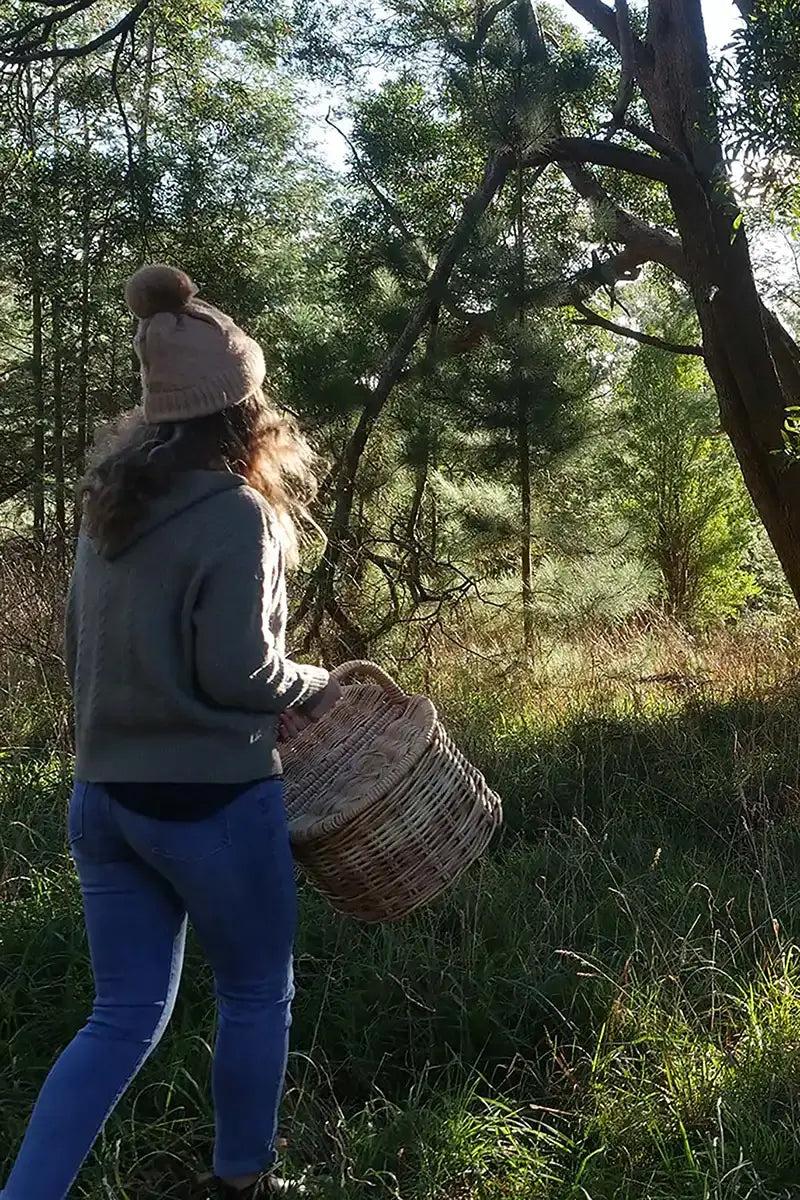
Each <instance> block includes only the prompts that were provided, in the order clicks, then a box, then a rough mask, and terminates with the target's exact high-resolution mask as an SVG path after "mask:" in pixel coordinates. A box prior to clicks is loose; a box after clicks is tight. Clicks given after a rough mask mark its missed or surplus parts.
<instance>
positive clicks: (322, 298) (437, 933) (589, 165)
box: [0, 0, 800, 1200]
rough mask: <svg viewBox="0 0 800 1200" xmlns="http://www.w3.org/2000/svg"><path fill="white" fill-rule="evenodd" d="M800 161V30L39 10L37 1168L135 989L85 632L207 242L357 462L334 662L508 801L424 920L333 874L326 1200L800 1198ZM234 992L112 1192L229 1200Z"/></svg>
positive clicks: (14, 1126) (153, 1111) (318, 1121)
mask: <svg viewBox="0 0 800 1200" xmlns="http://www.w3.org/2000/svg"><path fill="white" fill-rule="evenodd" d="M723 10H724V11H723ZM798 164H800V7H798V4H797V2H796V0H735V3H731V4H728V3H727V0H705V3H703V4H701V0H549V2H544V0H380V2H378V0H358V2H357V3H351V4H343V3H339V2H338V0H329V2H326V0H279V2H277V3H275V4H266V3H264V0H182V2H181V3H175V2H174V0H137V2H136V3H130V0H128V2H127V3H117V2H116V0H0V431H2V439H1V440H0V1177H2V1173H3V1171H4V1167H5V1166H6V1163H7V1161H10V1157H11V1154H12V1150H13V1147H14V1146H15V1145H16V1142H17V1141H18V1138H19V1136H20V1135H21V1132H22V1130H23V1129H24V1126H25V1122H26V1120H27V1114H28V1111H29V1107H30V1104H31V1102H32V1100H33V1098H34V1097H35V1095H36V1093H37V1090H38V1087H39V1085H40V1083H41V1081H42V1078H43V1076H44V1073H45V1072H46V1070H47V1068H48V1066H49V1062H50V1058H51V1056H52V1053H53V1050H54V1048H56V1047H59V1046H61V1045H63V1044H64V1043H65V1042H66V1041H67V1040H68V1039H69V1037H70V1036H71V1034H72V1032H74V1029H75V1028H76V1027H77V1025H78V1024H79V1023H80V1022H81V1020H82V1019H83V1014H84V1010H85V1009H86V1006H87V1004H89V1003H90V1000H91V984H90V978H89V970H88V963H87V962H86V961H85V954H84V949H83V938H84V934H83V931H82V926H81V921H80V900H79V894H78V890H77V885H76V883H75V881H74V879H73V877H72V873H71V870H70V867H69V861H68V854H67V849H66V845H65V842H64V833H63V828H62V826H63V814H64V805H65V802H66V797H67V795H68V791H69V781H70V779H71V770H72V761H71V753H72V742H71V714H70V702H69V696H68V689H67V683H66V678H65V670H64V654H63V646H62V627H63V617H64V604H65V596H66V588H67V584H68V580H69V574H70V570H71V564H72V555H73V549H74V545H75V540H76V535H77V531H78V528H79V525H80V520H81V506H80V502H79V499H78V494H79V493H78V486H79V483H80V481H81V479H82V477H83V476H84V473H85V471H86V469H87V465H88V464H89V463H90V461H91V455H92V447H93V444H94V442H95V438H96V437H97V436H98V434H100V433H101V432H102V430H103V428H104V426H105V425H107V424H108V422H109V421H111V420H112V419H113V418H115V417H116V416H117V415H118V414H120V413H121V412H123V411H124V410H126V409H128V408H131V407H133V406H135V405H137V404H138V402H139V399H140V392H139V386H140V385H139V374H138V365H137V363H136V359H135V356H134V355H133V353H132V336H133V332H134V321H133V319H132V318H131V316H130V314H129V313H128V311H127V310H126V308H125V304H124V301H123V284H124V281H125V279H126V278H127V277H128V276H129V275H130V274H131V273H132V272H133V271H134V270H136V268H137V267H139V266H140V265H141V264H142V263H145V262H169V263H175V264H176V265H178V266H180V267H181V268H182V269H184V270H185V271H187V272H188V273H189V274H190V275H191V276H192V278H193V279H195V280H196V281H197V282H198V284H199V285H200V286H201V289H202V294H203V295H204V296H205V297H207V298H208V300H210V301H211V302H212V303H214V304H215V305H218V306H219V307H220V308H222V309H223V310H224V311H225V312H228V313H231V314H232V315H233V316H234V318H235V319H236V320H237V322H238V323H239V324H240V325H241V326H242V327H243V328H245V329H247V330H248V331H249V332H250V333H251V334H252V335H253V336H254V337H255V338H257V339H258V341H259V342H260V344H261V345H262V346H263V348H264V353H265V356H266V359H267V365H268V380H269V389H270V395H271V397H272V399H273V400H274V402H275V404H276V405H278V406H279V407H280V408H281V409H283V410H285V411H287V412H288V413H290V414H292V415H293V416H294V417H295V419H296V420H297V422H298V424H299V426H300V427H301V428H302V429H303V430H304V431H305V433H306V434H307V436H308V437H309V438H310V440H311V442H312V444H313V446H314V448H315V450H316V452H317V453H318V455H319V456H320V463H321V472H322V485H321V488H320V493H319V497H318V499H317V501H316V505H315V508H314V513H313V516H314V522H313V527H312V528H309V530H308V537H307V539H306V542H305V544H304V547H303V554H302V561H301V565H300V567H299V569H298V570H297V571H296V572H295V573H294V574H293V575H292V577H291V579H290V601H291V615H290V641H291V643H292V648H293V651H294V652H295V653H297V654H298V655H302V656H304V657H305V658H307V659H309V660H313V661H315V662H321V663H325V664H328V665H333V664H335V663H340V662H343V661H346V660H350V659H372V660H375V661H376V662H379V663H381V664H382V665H384V666H385V667H386V668H387V669H388V670H390V671H391V672H392V674H393V675H395V676H396V677H397V678H398V679H400V680H402V682H403V683H404V685H405V686H406V687H408V688H409V690H416V691H421V692H424V693H426V694H429V695H431V696H432V697H433V698H434V700H435V701H436V703H437V705H438V706H439V708H440V710H441V712H442V713H443V714H444V715H445V717H446V719H447V721H448V724H449V726H450V727H451V728H452V730H453V732H454V734H455V735H456V736H457V737H458V740H459V741H460V743H461V744H462V745H463V746H464V747H465V748H466V750H467V751H468V753H469V754H470V755H471V757H472V758H473V759H474V760H475V762H477V763H478V764H479V765H480V767H481V769H482V770H484V771H485V772H486V775H487V778H488V779H489V780H490V782H491V784H492V786H493V787H496V788H497V791H498V792H499V793H500V794H501V795H502V797H503V800H504V804H505V810H506V824H505V827H504V830H503V832H502V835H501V836H500V837H499V838H498V839H497V840H496V841H495V843H494V844H493V846H492V849H491V852H490V853H489V854H488V855H487V856H486V857H485V858H484V859H483V860H482V861H481V863H480V864H479V866H478V867H477V868H475V869H473V870H472V871H471V872H470V873H468V874H467V875H466V876H465V877H464V879H463V880H461V881H460V882H459V884H458V886H457V887H456V888H455V889H454V890H453V891H452V892H451V893H449V894H448V895H447V896H446V897H444V898H443V899H442V900H441V901H439V902H437V903H436V904H434V905H433V906H431V908H430V909H426V910H424V911H423V912H421V913H419V914H418V915H416V916H414V917H412V918H410V919H409V920H408V921H407V922H404V923H403V924H401V925H398V926H387V927H382V928H372V927H366V926H364V927H362V926H360V925H358V924H356V923H354V922H351V921H348V920H346V919H344V918H341V917H339V916H337V915H336V914H335V913H334V912H333V911H332V910H330V909H329V908H328V907H327V906H326V905H325V904H324V902H323V901H322V900H321V899H320V898H319V897H318V896H317V895H315V894H314V893H313V892H312V891H311V890H309V889H304V890H303V891H302V894H301V932H300V941H299V945H298V955H297V985H298V999H297V1008H296V1016H295V1024H294V1033H293V1049H292V1056H291V1060H290V1068H289V1080H288V1086H287V1095H286V1103H285V1106H284V1124H285V1134H286V1139H287V1148H286V1156H287V1158H288V1160H289V1161H290V1162H291V1163H292V1164H293V1165H294V1167H295V1168H296V1169H297V1170H298V1171H302V1172H304V1173H305V1175H304V1178H305V1179H306V1186H307V1189H308V1194H309V1195H311V1196H315V1195H319V1196H320V1197H330V1198H331V1200H344V1197H347V1198H348V1200H360V1198H361V1197H364V1198H366V1197H374V1198H375V1200H484V1198H485V1200H568V1198H569V1200H638V1198H646V1200H678V1198H681V1200H683V1198H688V1200H746V1198H752V1200H792V1198H795V1197H797V1198H800V1182H798V1181H800V1106H799V1105H798V1098H797V1097H798V1085H799V1084H800V962H799V961H798V952H797V944H798V938H800V906H799V905H800V874H798V870H797V858H796V855H795V851H796V850H800V807H799V805H800V738H798V733H797V730H798V719H799V718H800V689H799V688H798V675H797V667H796V660H797V654H798V650H800V618H798V613H797V604H798V601H800V176H799V175H798ZM192 953H195V954H196V951H194V950H193V951H192ZM202 972H203V968H201V967H198V970H197V971H196V972H195V973H194V976H193V978H192V980H190V981H187V984H186V986H185V988H184V991H183V993H182V996H181V999H180V1002H179V1007H178V1010H177V1012H176V1016H175V1018H174V1023H173V1028H172V1031H171V1033H170V1034H169V1037H168V1039H167V1040H166V1042H165V1044H164V1047H163V1049H162V1051H161V1053H160V1055H159V1057H158V1058H157V1059H154V1060H153V1061H152V1062H151V1063H148V1065H147V1066H146V1068H145V1070H144V1072H143V1073H142V1075H141V1077H140V1079H139V1080H138V1081H137V1082H136V1084H135V1085H134V1087H133V1090H132V1093H131V1096H130V1098H129V1099H128V1100H126V1101H125V1102H124V1103H123V1105H122V1106H121V1107H120V1109H119V1111H118V1112H117V1113H116V1114H115V1115H114V1116H113V1118H112V1119H111V1121H110V1122H109V1124H108V1126H107V1127H106V1130H105V1133H104V1134H103V1137H102V1139H101V1143H100V1144H99V1145H98V1147H97V1148H96V1150H95V1152H94V1154H93V1157H92V1159H91V1163H90V1165H89V1167H88V1168H87V1171H86V1172H85V1175H84V1176H81V1181H80V1182H79V1184H77V1185H76V1188H75V1193H74V1194H75V1195H76V1196H80V1197H83V1200H106V1198H108V1200H149V1198H151V1197H152V1198H153V1200H155V1198H156V1197H176V1198H177V1197H184V1196H186V1197H188V1196H189V1195H190V1194H191V1193H189V1192H187V1191H186V1190H185V1189H186V1186H187V1184H186V1179H187V1178H188V1177H189V1175H190V1173H191V1170H192V1168H193V1167H195V1166H196V1164H197V1163H198V1162H200V1160H201V1159H202V1158H203V1156H204V1155H205V1154H206V1151H207V1146H208V1143H209V1141H210V1138H211V1132H210V1131H211V1114H210V1109H209V1104H208V1101H207V1100H206V1098H205V1094H206V1090H207V1088H206V1084H207V1080H208V1075H209V1070H210V1038H211V1001H210V998H208V997H207V995H206V990H204V984H203V974H202ZM198 1113H200V1115H199V1116H198Z"/></svg>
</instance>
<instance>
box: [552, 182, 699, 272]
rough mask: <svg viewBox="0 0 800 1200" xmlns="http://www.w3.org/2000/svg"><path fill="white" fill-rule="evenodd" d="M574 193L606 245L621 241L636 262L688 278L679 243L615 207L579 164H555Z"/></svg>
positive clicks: (619, 206)
mask: <svg viewBox="0 0 800 1200" xmlns="http://www.w3.org/2000/svg"><path fill="white" fill-rule="evenodd" d="M558 165H559V166H560V167H561V170H562V171H563V172H564V174H565V175H566V177H567V179H568V180H569V181H570V183H571V184H572V186H573V188H574V189H575V191H576V192H577V193H578V195H579V196H582V197H583V199H584V200H586V201H588V203H589V205H590V206H591V208H592V211H593V213H594V215H595V219H596V221H597V223H598V225H599V227H600V229H601V231H602V233H603V236H604V237H605V238H606V239H607V240H608V241H609V242H621V243H622V245H624V246H626V247H627V248H628V249H629V250H630V251H631V252H632V253H633V254H634V256H636V259H637V261H638V263H643V262H648V261H652V262H657V263H660V264H661V265H662V266H664V267H666V268H667V270H669V271H671V272H672V273H673V275H677V276H678V278H679V279H683V280H686V279H687V278H688V266H687V263H686V259H685V257H684V253H683V247H682V246H681V243H680V240H679V239H678V238H677V237H675V235H674V234H672V233H670V232H669V231H668V230H667V229H663V228H662V227H661V226H660V225H648V224H646V223H645V222H644V221H642V220H640V219H639V217H635V216H634V215H633V214H632V213H629V212H628V211H627V209H624V208H623V207H622V205H620V204H618V203H617V202H616V200H614V199H613V198H612V197H611V196H609V194H608V192H607V191H606V190H605V188H604V187H603V185H602V184H601V183H600V181H599V180H598V179H597V177H596V176H595V175H593V174H592V172H591V171H589V170H587V169H586V167H584V166H582V165H581V164H580V163H576V162H568V161H562V162H559V164H558Z"/></svg>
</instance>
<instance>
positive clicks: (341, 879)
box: [281, 662, 502, 921]
mask: <svg viewBox="0 0 800 1200" xmlns="http://www.w3.org/2000/svg"><path fill="white" fill-rule="evenodd" d="M334 674H335V676H336V677H337V678H338V680H339V681H340V683H341V684H342V685H343V686H344V697H343V699H342V700H341V701H340V703H339V704H338V705H337V706H336V708H335V709H333V710H332V711H331V713H330V714H329V715H328V716H326V717H324V718H323V719H322V720H321V721H318V722H317V723H316V724H314V725H310V726H309V727H308V728H307V729H304V730H303V732H302V733H301V734H300V735H299V736H298V737H297V738H295V739H294V740H293V741H292V742H290V743H289V744H288V745H287V746H285V747H282V748H281V749H282V757H283V766H284V774H285V778H286V793H287V804H288V812H289V827H290V831H291V837H292V846H293V849H294V853H295V858H296V859H297V861H298V862H299V863H300V864H301V866H302V867H303V868H304V870H305V871H306V873H307V874H308V876H309V878H310V879H311V882H312V883H313V884H314V885H315V886H316V887H317V888H318V889H319V890H320V891H321V892H322V893H323V895H324V896H326V897H327V899H328V900H329V901H330V902H331V904H332V905H333V906H334V907H335V908H337V909H339V910H340V911H341V912H344V913H347V914H348V915H350V916H352V917H358V918H359V919H360V920H362V921H394V920H397V919H398V918H399V917H403V916H406V915H407V914H408V913H410V912H412V911H413V910H414V909H416V908H419V907H420V906H421V905H423V904H427V902H428V901H429V900H432V899H433V897H434V896H437V895H438V894H439V893H440V892H442V891H444V889H445V888H447V887H449V886H450V884H451V883H453V882H454V880H455V879H456V878H457V877H458V876H459V875H460V874H461V872H462V871H464V870H465V869H466V868H467V867H468V866H469V865H470V864H471V863H473V862H474V861H475V859H476V858H477V857H478V855H479V854H480V853H481V851H482V850H483V849H484V848H485V847H486V845H487V843H488V842H489V839H490V838H491V836H492V834H493V833H494V831H495V830H496V829H497V827H498V826H499V824H500V822H501V820H502V808H501V804H500V799H499V797H498V796H496V795H495V794H494V792H492V791H491V790H490V789H489V787H488V785H487V783H486V781H485V779H484V778H483V776H482V775H481V774H480V772H479V771H477V770H476V769H475V768H474V767H473V766H471V765H470V764H469V763H468V762H467V760H466V759H465V758H464V756H463V755H462V754H461V753H460V752H459V751H458V750H457V749H456V747H455V746H454V745H453V743H452V742H451V741H450V738H449V737H448V736H447V734H446V732H445V730H444V729H443V728H442V725H441V724H440V722H439V719H438V717H437V715H436V709H435V708H434V706H433V704H432V703H431V701H430V700H428V699H426V698H425V697H424V696H407V695H406V694H405V692H403V691H401V689H400V688H399V687H398V686H397V684H396V683H395V682H394V681H393V680H392V679H391V678H390V677H389V676H388V675H387V674H386V673H385V672H384V671H382V670H381V669H380V668H379V667H376V666H374V665H373V664H372V663H364V662H356V663H348V664H347V665H346V666H343V667H339V668H338V670H336V671H335V672H334Z"/></svg>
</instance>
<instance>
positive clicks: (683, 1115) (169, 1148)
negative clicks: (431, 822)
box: [0, 662, 800, 1200]
mask: <svg viewBox="0 0 800 1200" xmlns="http://www.w3.org/2000/svg"><path fill="white" fill-rule="evenodd" d="M719 672H720V675H721V676H722V678H717V680H716V681H715V682H714V681H712V682H709V683H704V684H703V685H702V686H700V685H698V686H695V687H689V686H683V687H678V686H677V685H676V684H675V683H674V680H673V682H670V681H669V680H665V679H663V678H660V679H655V680H653V679H651V680H649V681H644V682H643V681H641V680H639V681H634V682H631V681H630V680H628V681H622V682H621V681H620V680H619V679H611V680H609V681H608V682H607V683H606V684H605V685H603V683H602V680H601V679H600V677H599V676H595V677H594V680H593V683H592V686H585V687H583V688H575V689H572V690H570V691H565V690H564V689H562V690H560V691H557V692H554V691H551V692H545V691H544V690H540V691H537V687H539V685H540V681H539V682H538V683H537V682H536V681H535V680H529V681H528V683H527V685H526V684H525V681H524V680H523V679H521V680H520V681H519V683H518V684H516V683H515V685H514V690H513V695H510V694H509V687H508V686H504V687H502V688H500V687H496V688H494V689H493V690H492V689H488V690H487V688H486V685H485V681H483V682H482V684H481V686H480V688H479V687H478V686H477V685H476V684H475V681H474V678H473V679H472V680H466V679H464V680H463V681H462V682H461V683H460V684H459V683H458V682H457V681H454V683H453V685H452V686H451V687H450V689H449V691H448V695H447V697H445V699H444V701H443V708H444V710H445V711H446V713H447V717H448V721H449V723H450V725H451V726H452V729H453V731H454V732H456V733H457V735H458V736H459V738H460V740H461V741H462V742H463V743H464V744H465V746H466V748H467V750H468V751H469V753H470V754H471V755H472V756H473V757H474V758H475V759H476V760H477V761H478V762H479V763H480V764H481V765H482V766H483V767H484V768H485V769H486V771H487V773H488V774H489V776H490V778H491V779H492V781H493V783H494V784H495V785H496V786H497V788H498V790H499V791H500V792H501V793H502V795H503V798H504V801H505V807H506V815H507V820H506V826H505V829H504V831H503V833H502V835H501V836H500V837H499V838H498V840H497V842H496V844H495V845H494V847H493V849H492V851H491V853H490V854H489V855H488V856H487V857H486V858H485V860H484V861H483V862H482V863H481V864H480V865H479V866H478V867H477V868H475V869H474V870H473V871H471V872H470V873H469V874H468V875H467V876H466V877H465V878H464V879H462V880H461V882H460V883H459V884H458V885H457V886H456V887H455V888H454V889H453V890H452V891H451V892H450V893H449V894H448V895H447V896H446V897H444V898H443V899H442V900H440V901H439V902H437V903H436V904H434V905H432V906H431V907H430V908H429V909H427V910H425V911H423V912H422V913H420V914H418V915H417V916H415V917H413V918H411V919H410V920H408V921H406V922H403V923H401V924H399V925H397V926H386V927H363V926H359V925H357V924H355V923H353V922H351V921H348V920H345V919H341V918H339V917H338V916H337V915H336V914H335V913H334V912H333V911H332V910H331V909H330V908H328V907H327V906H326V905H325V903H324V902H323V901H321V900H320V899H319V898H318V897H317V896H316V895H315V894H313V893H312V892H310V891H309V890H308V889H304V890H303V895H302V917H301V936H300V941H299V945H298V956H297V983H298V999H297V1005H296V1014H295V1026H294V1033H293V1052H292V1059H291V1064H290V1078H289V1086H288V1091H287V1097H286V1104H285V1107H284V1127H285V1135H286V1137H287V1139H288V1148H287V1150H286V1157H287V1159H288V1161H289V1164H290V1165H291V1167H292V1168H293V1169H295V1168H296V1169H297V1170H300V1171H305V1172H307V1175H308V1183H309V1192H310V1194H311V1195H312V1196H320V1197H329V1198H330V1200H344V1198H345V1197H346V1198H347V1200H362V1198H363V1200H367V1198H369V1200H373V1198H374V1200H390V1198H394V1200H484V1198H485V1200H567V1198H574V1200H579V1198H580V1200H628V1198H630V1200H634V1198H640V1197H641V1198H645V1197H646V1198H647V1200H668V1198H669V1200H678V1198H682V1200H683V1198H686V1200H712V1198H713V1200H734V1198H736V1200H745V1198H753V1200H779V1198H781V1200H788V1198H793V1197H797V1198H800V1138H798V1128H800V954H799V953H798V950H797V949H796V944H797V943H798V941H800V905H799V904H798V902H799V901H800V870H798V865H797V864H798V862H800V741H799V740H798V735H797V730H798V723H799V722H800V693H798V692H797V691H796V690H795V689H794V685H793V684H792V682H791V681H789V682H788V683H784V685H783V686H779V687H776V686H770V688H769V689H762V690H761V691H758V690H757V689H756V688H755V687H754V686H753V684H752V681H751V680H749V679H748V680H746V681H743V680H742V678H741V676H740V677H739V678H738V679H737V678H734V677H733V675H732V674H731V668H730V662H728V663H727V664H726V663H725V662H721V663H720V664H719ZM650 674H651V675H658V674H660V675H662V676H663V675H665V674H669V673H667V672H660V673H659V672H656V671H651V672H650ZM671 674H672V675H673V676H678V675H679V674H680V672H672V673H671ZM785 674H786V672H784V675H785ZM776 675H777V672H776ZM584 682H586V681H584ZM745 683H746V686H745ZM769 683H770V684H771V685H774V683H775V679H774V678H772V676H770V679H769ZM68 786H69V761H68V759H67V758H66V757H63V756H62V757H59V756H54V755H52V754H47V753H44V752H42V751H36V752H33V751H31V752H27V753H25V752H20V751H14V752H9V753H8V754H7V755H6V758H5V760H4V761H3V763H2V769H1V770H0V901H1V902H2V909H0V948H1V951H2V952H1V953H0V1047H2V1050H0V1054H2V1065H1V1066H0V1159H2V1158H3V1157H5V1160H6V1165H7V1162H8V1160H9V1158H10V1155H11V1153H12V1150H13V1148H14V1146H15V1145H16V1143H17V1141H18V1139H19V1137H20V1135H21V1133H22V1130H23V1128H24V1124H25V1120H26V1118H27V1115H28V1111H29V1108H30V1105H31V1103H32V1100H33V1098H34V1096H35V1094H36V1091H37V1088H38V1086H39V1084H40V1083H41V1080H42V1078H43V1075H44V1073H45V1072H46V1070H47V1068H48V1066H49V1064H50V1062H51V1060H52V1058H53V1056H54V1054H55V1052H56V1051H57V1049H58V1048H59V1047H61V1046H62V1045H63V1044H64V1043H65V1042H66V1041H67V1040H68V1039H69V1038H70V1036H71V1035H72V1034H73V1032H74V1031H75V1029H76V1028H77V1027H78V1025H79V1024H80V1022H81V1021H82V1019H83V1018H84V1016H85V1013H86V1009H87V1006H88V1004H89V1003H90V998H91V988H90V978H89V971H88V963H87V958H86V949H85V944H84V934H83V931H82V927H81V919H80V909H79V898H78V894H77V889H76V885H75V882H74V879H73V876H72V872H71V870H70V867H69V863H68V859H67V856H66V852H65V845H64V837H63V816H64V807H65V801H66V796H67V793H68ZM212 1035H213V1012H212V1003H211V990H210V981H209V979H208V973H207V970H206V968H205V966H204V965H203V963H202V961H201V960H200V958H199V956H198V954H197V952H196V950H195V949H192V951H191V953H190V958H189V961H188V963H187V968H186V973H185V977H184V984H183V988H182V993H181V997H180V1000H179V1004H178V1007H177V1010H176V1014H175V1017H174V1021H173V1025H172V1028H171V1031H170V1032H169V1034H168V1035H167V1037H166V1038H165V1040H164V1042H163V1043H162V1045H161V1047H160V1049H159V1052H158V1053H157V1055H156V1056H155V1057H154V1058H153V1060H152V1061H151V1062H150V1063H149V1064H148V1065H147V1067H146V1068H145V1070H144V1071H143V1073H142V1075H141V1076H140V1077H139V1079H138V1080H137V1081H136V1082H135V1084H134V1085H133V1087H132V1089H131V1091H130V1093H129V1095H128V1097H127V1098H126V1099H125V1100H124V1101H123V1103H122V1104H121V1105H120V1107H119V1109H118V1111H117V1113H116V1114H115V1115H114V1116H113V1118H112V1119H111V1121H110V1122H109V1124H108V1126H107V1129H106V1131H105V1133H104V1135H103V1137H102V1139H101V1141H100V1143H99V1145H98V1147H97V1150H96V1152H95V1154H94V1155H93V1156H92V1158H91V1160H90V1162H89V1164H88V1165H87V1167H86V1169H85V1171H84V1173H83V1174H82V1175H81V1178H80V1182H79V1184H78V1185H76V1189H75V1193H74V1194H75V1195H76V1196H77V1197H83V1198H84V1200H105V1198H112V1197H113V1198H114V1200H151V1198H152V1200H155V1198H156V1197H165V1198H166V1197H181V1196H184V1195H186V1194H187V1193H186V1187H187V1183H186V1181H187V1180H188V1179H189V1178H190V1176H191V1173H192V1172H193V1170H195V1169H198V1168H200V1167H202V1166H205V1165H206V1164H207V1162H208V1157H209V1153H210V1146H211V1132H212V1119H211V1112H210V1108H209V1101H208V1079H209V1067H210V1053H211V1050H210V1046H211V1040H212Z"/></svg>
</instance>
